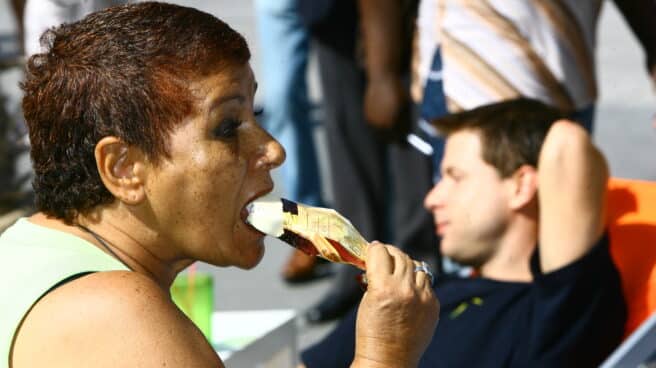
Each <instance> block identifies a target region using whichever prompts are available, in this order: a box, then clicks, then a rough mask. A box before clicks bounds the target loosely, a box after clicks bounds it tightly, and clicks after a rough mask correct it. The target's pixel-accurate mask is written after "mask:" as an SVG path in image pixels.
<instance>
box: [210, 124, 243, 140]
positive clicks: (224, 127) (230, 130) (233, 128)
mask: <svg viewBox="0 0 656 368" xmlns="http://www.w3.org/2000/svg"><path fill="white" fill-rule="evenodd" d="M240 125H241V120H237V119H225V120H223V121H222V122H221V124H219V125H218V126H217V127H216V128H214V131H213V133H214V136H215V137H217V138H234V137H236V136H237V129H238V128H239V126H240Z"/></svg>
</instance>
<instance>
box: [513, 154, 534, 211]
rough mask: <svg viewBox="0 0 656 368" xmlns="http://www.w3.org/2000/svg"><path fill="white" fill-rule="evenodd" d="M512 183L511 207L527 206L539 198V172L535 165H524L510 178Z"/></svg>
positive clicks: (515, 208)
mask: <svg viewBox="0 0 656 368" xmlns="http://www.w3.org/2000/svg"><path fill="white" fill-rule="evenodd" d="M509 180H510V185H511V191H512V192H511V193H510V207H511V208H512V209H514V210H518V209H521V208H522V207H525V206H526V205H528V204H529V203H531V202H532V201H534V200H535V199H536V198H537V191H538V172H537V170H536V168H535V167H533V166H530V165H522V166H520V167H519V169H517V170H515V173H513V175H512V177H510V178H509Z"/></svg>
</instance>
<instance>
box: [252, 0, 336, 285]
mask: <svg viewBox="0 0 656 368" xmlns="http://www.w3.org/2000/svg"><path fill="white" fill-rule="evenodd" d="M254 5H255V12H256V19H257V28H258V32H259V37H260V50H261V51H262V64H261V66H262V73H261V76H260V79H261V80H262V84H263V86H264V103H263V105H264V112H263V119H262V123H263V125H264V127H265V128H266V129H267V131H269V133H271V134H272V135H273V136H274V137H275V138H276V139H277V140H278V141H279V142H280V143H281V144H282V145H283V147H285V150H286V152H287V160H286V162H285V164H283V165H282V166H281V168H280V171H281V174H282V179H283V183H284V184H283V193H282V196H283V197H285V198H288V199H291V200H293V201H295V202H299V203H305V204H308V205H311V206H323V201H322V193H321V185H320V183H321V181H320V176H319V174H320V173H319V168H318V161H317V153H316V150H315V143H314V136H313V126H314V124H313V123H314V122H313V121H312V117H311V106H310V101H309V97H308V88H307V81H306V71H307V64H308V53H309V40H308V37H309V36H308V32H307V30H306V29H305V25H304V24H303V22H302V19H301V17H300V14H299V13H298V0H280V1H275V0H255V2H254ZM317 262H318V259H317V258H316V257H311V256H308V255H306V254H304V253H303V252H301V251H299V250H295V251H294V252H293V253H292V256H291V257H290V258H289V260H288V261H287V263H286V264H285V266H284V267H283V270H282V276H283V278H284V279H285V280H286V281H289V282H301V281H305V280H308V279H311V278H313V277H315V276H316V275H315V272H316V267H315V265H316V263H317Z"/></svg>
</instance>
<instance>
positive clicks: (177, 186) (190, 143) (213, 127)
mask: <svg viewBox="0 0 656 368" xmlns="http://www.w3.org/2000/svg"><path fill="white" fill-rule="evenodd" d="M255 89H256V83H255V81H254V78H253V72H252V70H251V68H250V66H249V65H248V64H245V65H241V66H234V67H226V68H224V69H222V70H221V72H219V73H217V74H214V75H211V76H209V77H206V78H204V79H202V80H200V81H198V82H195V83H192V85H191V88H190V90H191V91H192V93H193V94H194V96H196V97H197V98H198V102H197V105H196V106H197V111H196V112H195V115H193V116H191V117H189V118H188V119H187V120H186V121H185V122H183V123H182V124H181V125H180V126H179V127H178V128H176V130H174V132H173V134H172V135H171V136H170V143H169V152H170V158H166V157H163V158H162V160H161V162H159V163H158V164H157V165H153V166H151V167H149V168H148V170H149V172H148V175H147V179H146V195H147V198H148V204H149V205H150V206H151V211H152V212H151V213H152V216H153V217H154V218H153V219H152V220H153V223H154V224H155V228H156V229H157V231H158V234H159V239H157V241H158V244H164V245H165V246H166V247H167V249H171V250H173V251H174V252H175V253H177V255H176V257H181V258H192V259H198V260H202V261H205V262H208V263H211V264H215V265H218V266H229V265H234V266H238V267H241V268H251V267H254V266H255V265H257V263H258V262H259V261H260V259H261V258H262V255H263V254H264V245H263V236H262V234H260V233H259V232H257V231H255V230H253V229H252V228H251V227H250V226H248V225H246V224H245V222H244V220H245V218H246V215H247V213H246V211H245V208H246V205H247V204H248V203H250V202H252V201H253V200H254V199H256V198H258V197H260V196H262V195H264V194H266V193H268V192H270V191H271V190H272V189H273V181H272V180H271V176H270V171H271V169H273V168H275V167H277V166H279V165H280V164H281V163H282V162H283V161H284V159H285V151H284V150H283V148H282V147H281V146H280V144H279V143H278V142H277V141H275V140H274V139H273V138H272V137H271V136H270V135H269V134H268V133H266V132H265V131H264V130H263V129H262V128H261V127H260V126H259V125H258V123H257V121H256V120H255V116H254V114H253V98H254V94H255ZM171 245H172V246H173V247H171Z"/></svg>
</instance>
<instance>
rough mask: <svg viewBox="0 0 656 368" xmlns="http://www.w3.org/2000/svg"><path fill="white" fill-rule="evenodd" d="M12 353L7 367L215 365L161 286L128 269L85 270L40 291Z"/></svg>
mask: <svg viewBox="0 0 656 368" xmlns="http://www.w3.org/2000/svg"><path fill="white" fill-rule="evenodd" d="M36 352H39V353H38V354H36ZM194 355H196V356H194ZM13 358H14V365H13V367H14V368H20V367H27V366H43V365H48V366H50V367H57V366H62V367H63V366H67V367H75V366H80V367H82V366H95V367H104V366H108V367H109V366H135V365H140V366H146V367H149V366H151V365H153V366H156V365H157V366H162V365H163V364H165V363H166V365H170V366H180V365H181V363H184V362H186V363H184V364H182V365H183V366H184V365H186V364H187V363H189V362H198V361H204V362H207V363H209V364H213V366H215V367H216V366H217V365H219V364H220V362H219V361H218V357H217V356H216V354H215V353H214V350H213V349H212V348H211V346H210V345H209V344H208V343H207V341H206V340H205V338H204V337H203V335H202V334H201V333H200V331H198V329H196V328H195V326H194V325H193V324H192V323H191V322H190V321H189V319H187V318H186V317H185V316H184V315H183V314H182V313H181V312H180V311H179V309H178V308H177V307H176V306H175V305H174V304H173V302H172V301H171V300H170V298H169V294H168V291H166V290H163V289H162V288H161V287H160V286H159V285H158V284H157V283H156V282H155V281H153V280H152V279H150V278H148V277H146V276H144V275H141V274H139V273H136V272H130V271H108V272H97V273H93V274H90V275H87V276H84V277H81V278H79V279H76V280H74V281H71V282H69V283H66V284H64V285H62V286H60V287H58V288H57V289H55V290H53V291H52V292H50V293H48V294H47V295H46V296H45V297H43V298H42V299H41V300H40V301H39V302H38V303H37V304H36V305H35V306H34V307H33V308H32V310H31V311H30V312H29V313H28V315H27V316H26V318H25V320H24V321H23V324H22V326H21V327H20V329H19V331H18V333H17V335H16V339H15V345H14V351H13ZM35 359H36V360H35ZM181 359H182V360H181ZM53 363H54V364H53ZM194 365H195V364H194ZM198 366H203V365H198ZM208 366H210V365H208Z"/></svg>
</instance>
